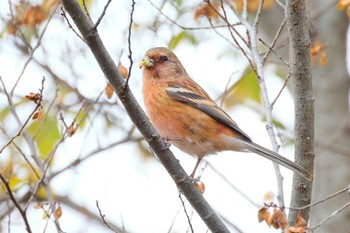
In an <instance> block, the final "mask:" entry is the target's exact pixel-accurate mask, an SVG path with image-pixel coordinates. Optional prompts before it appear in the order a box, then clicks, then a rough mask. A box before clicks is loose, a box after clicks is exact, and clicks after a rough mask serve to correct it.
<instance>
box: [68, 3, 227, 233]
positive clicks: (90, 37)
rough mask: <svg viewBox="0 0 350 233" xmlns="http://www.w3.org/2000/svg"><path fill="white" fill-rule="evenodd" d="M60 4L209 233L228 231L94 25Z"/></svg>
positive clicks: (75, 9)
mask: <svg viewBox="0 0 350 233" xmlns="http://www.w3.org/2000/svg"><path fill="white" fill-rule="evenodd" d="M62 3H63V5H64V7H65V9H66V11H67V12H68V13H69V15H71V17H72V19H73V20H74V23H75V24H76V25H77V27H78V29H79V31H80V33H81V35H82V36H83V37H84V39H85V41H86V43H87V45H88V46H89V48H90V50H91V52H92V53H93V55H94V56H95V58H96V61H97V62H98V64H99V65H100V67H101V70H102V71H103V73H104V74H105V76H106V78H107V79H108V81H109V83H110V84H111V85H112V86H113V88H114V89H115V91H116V93H117V95H118V97H119V98H120V100H121V102H122V103H123V105H124V107H125V109H126V111H127V112H128V114H129V116H130V119H131V120H132V121H133V122H134V124H135V125H136V127H137V128H138V129H139V130H140V132H141V133H142V135H143V136H144V137H145V139H146V141H147V142H148V143H149V145H150V146H151V148H152V150H153V151H154V153H155V154H156V155H157V156H158V159H159V160H160V161H161V163H162V164H163V165H164V167H165V168H166V169H167V171H168V173H169V174H170V175H171V177H172V178H173V180H174V182H175V183H176V185H177V186H178V188H179V189H180V190H181V192H182V193H183V194H184V195H185V196H186V198H187V199H188V201H189V202H190V203H191V205H192V206H193V207H194V209H195V210H196V211H197V213H198V214H199V215H200V217H201V218H202V220H203V221H204V222H205V224H206V225H207V226H208V228H209V229H211V230H212V232H229V231H228V229H227V228H226V226H225V225H224V224H223V223H222V222H221V220H220V219H219V217H218V215H217V214H216V213H215V212H214V210H213V209H212V208H211V207H210V206H209V204H208V203H207V201H206V200H205V199H204V198H203V196H202V194H201V193H200V192H199V191H198V190H197V189H196V187H195V186H194V185H193V182H192V180H191V179H190V178H189V177H188V175H187V174H186V172H185V171H184V169H183V168H182V167H181V166H180V163H179V161H178V160H177V159H176V158H175V157H174V155H173V154H172V152H171V151H170V150H169V149H168V146H167V144H166V143H165V141H164V140H163V139H162V138H161V136H160V135H159V133H158V132H157V131H156V130H155V128H154V127H153V126H152V125H151V124H150V122H149V120H148V118H147V117H146V115H145V113H144V111H143V110H142V109H141V107H140V105H139V104H138V103H137V101H136V99H135V97H134V96H133V94H132V93H131V90H130V89H129V87H125V86H124V85H125V80H124V78H123V77H122V75H121V74H120V73H119V72H118V68H117V66H116V64H115V63H114V62H113V60H112V58H111V56H110V55H109V53H108V51H107V50H106V48H105V46H104V45H103V43H102V41H101V38H100V37H99V35H98V33H97V31H96V28H95V27H94V24H93V23H92V22H91V20H89V19H88V17H87V16H86V15H85V14H84V12H83V11H82V9H81V7H80V6H79V4H78V3H77V1H74V0H62ZM101 81H102V80H101Z"/></svg>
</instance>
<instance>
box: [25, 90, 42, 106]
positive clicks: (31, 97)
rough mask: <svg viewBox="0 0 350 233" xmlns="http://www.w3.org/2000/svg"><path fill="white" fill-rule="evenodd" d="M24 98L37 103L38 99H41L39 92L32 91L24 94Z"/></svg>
mask: <svg viewBox="0 0 350 233" xmlns="http://www.w3.org/2000/svg"><path fill="white" fill-rule="evenodd" d="M25 98H26V99H27V100H29V101H33V102H34V103H36V104H37V103H38V101H39V100H40V99H41V95H40V93H33V92H30V93H29V94H28V95H26V96H25Z"/></svg>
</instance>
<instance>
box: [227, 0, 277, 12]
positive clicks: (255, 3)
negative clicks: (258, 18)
mask: <svg viewBox="0 0 350 233" xmlns="http://www.w3.org/2000/svg"><path fill="white" fill-rule="evenodd" d="M244 1H245V0H234V2H235V5H236V8H237V9H238V11H242V10H243V3H244ZM259 5H260V0H248V1H247V11H248V12H256V11H257V10H258V8H259ZM275 5H276V2H275V0H265V1H264V5H263V9H264V10H265V9H270V8H273V7H274V6H275Z"/></svg>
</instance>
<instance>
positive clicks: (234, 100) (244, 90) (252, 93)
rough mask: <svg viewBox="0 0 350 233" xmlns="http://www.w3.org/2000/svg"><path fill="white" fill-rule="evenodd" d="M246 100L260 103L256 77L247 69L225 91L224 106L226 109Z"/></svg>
mask: <svg viewBox="0 0 350 233" xmlns="http://www.w3.org/2000/svg"><path fill="white" fill-rule="evenodd" d="M248 99H250V100H253V101H255V102H257V103H259V104H260V103H261V98H260V88H259V85H258V81H257V79H256V75H255V73H254V71H253V70H251V69H249V68H248V69H247V70H246V71H245V72H244V74H243V76H242V77H241V78H240V79H239V80H238V81H237V82H236V83H235V84H233V85H232V86H231V87H230V88H229V89H228V90H227V91H226V97H225V101H224V104H225V107H226V108H230V107H233V106H234V105H235V104H241V103H243V102H245V101H246V100H248Z"/></svg>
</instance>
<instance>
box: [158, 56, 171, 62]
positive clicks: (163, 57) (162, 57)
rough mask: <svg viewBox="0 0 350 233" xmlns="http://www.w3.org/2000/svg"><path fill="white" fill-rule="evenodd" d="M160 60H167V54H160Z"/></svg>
mask: <svg viewBox="0 0 350 233" xmlns="http://www.w3.org/2000/svg"><path fill="white" fill-rule="evenodd" d="M160 60H161V61H167V60H169V58H168V57H167V56H161V57H160Z"/></svg>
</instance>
